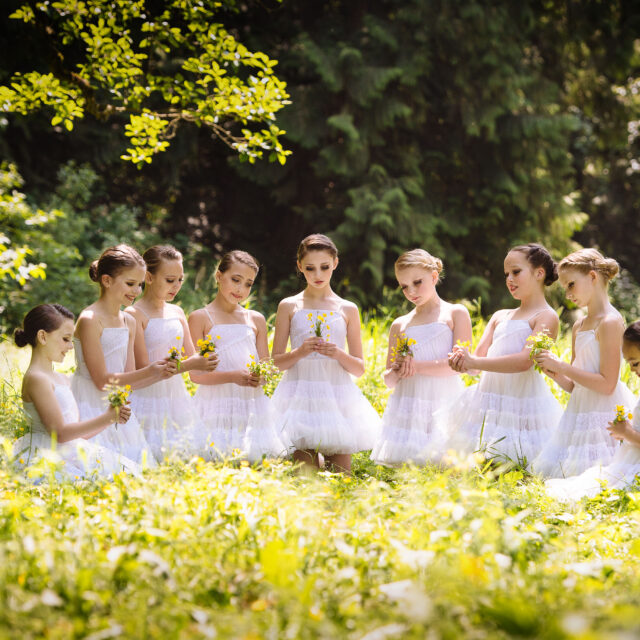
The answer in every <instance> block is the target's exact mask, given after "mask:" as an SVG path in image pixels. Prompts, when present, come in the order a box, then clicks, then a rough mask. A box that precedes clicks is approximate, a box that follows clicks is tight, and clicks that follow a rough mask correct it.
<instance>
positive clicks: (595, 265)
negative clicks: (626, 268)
mask: <svg viewBox="0 0 640 640" xmlns="http://www.w3.org/2000/svg"><path fill="white" fill-rule="evenodd" d="M563 269H575V270H576V271H579V272H580V273H589V272H590V271H595V272H596V273H599V274H600V276H601V277H602V279H603V281H604V283H605V284H608V283H609V281H610V280H612V279H613V278H615V277H616V276H617V275H618V272H619V271H620V265H619V264H618V263H617V262H616V261H615V260H614V259H613V258H605V257H604V256H603V255H602V254H601V253H600V252H599V251H597V250H596V249H579V250H578V251H574V252H573V253H570V254H569V255H568V256H567V257H566V258H562V260H560V263H559V264H558V271H562V270H563Z"/></svg>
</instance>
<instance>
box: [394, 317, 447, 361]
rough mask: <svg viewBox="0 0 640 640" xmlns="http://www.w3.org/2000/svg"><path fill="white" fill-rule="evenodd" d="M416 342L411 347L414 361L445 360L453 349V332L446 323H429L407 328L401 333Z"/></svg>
mask: <svg viewBox="0 0 640 640" xmlns="http://www.w3.org/2000/svg"><path fill="white" fill-rule="evenodd" d="M403 333H404V334H405V335H406V336H407V338H409V339H413V340H415V341H416V343H415V344H414V345H412V346H411V352H412V353H413V357H414V359H415V360H420V361H429V360H438V359H440V358H446V357H447V356H448V354H449V352H450V351H451V349H452V348H453V331H452V330H451V327H449V325H448V324H447V323H446V322H430V323H428V324H417V325H414V326H410V327H407V328H406V329H405V330H404V332H403Z"/></svg>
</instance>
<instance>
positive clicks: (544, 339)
mask: <svg viewBox="0 0 640 640" xmlns="http://www.w3.org/2000/svg"><path fill="white" fill-rule="evenodd" d="M527 344H528V345H529V358H530V359H531V360H533V359H534V358H535V357H536V356H537V355H538V354H539V353H541V352H542V351H551V349H553V347H554V345H555V342H554V341H553V339H552V338H551V336H550V335H549V334H548V333H546V332H545V331H539V332H538V333H536V334H533V335H531V336H529V337H528V338H527ZM534 366H535V369H536V371H539V372H540V373H542V369H541V368H540V366H539V365H538V364H536V365H534Z"/></svg>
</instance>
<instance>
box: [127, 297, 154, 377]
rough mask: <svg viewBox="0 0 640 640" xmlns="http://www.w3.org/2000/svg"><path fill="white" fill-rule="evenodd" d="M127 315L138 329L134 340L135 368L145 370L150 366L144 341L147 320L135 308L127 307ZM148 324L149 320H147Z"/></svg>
mask: <svg viewBox="0 0 640 640" xmlns="http://www.w3.org/2000/svg"><path fill="white" fill-rule="evenodd" d="M124 311H125V313H128V314H129V315H130V316H131V317H132V318H133V319H134V321H135V323H136V328H135V333H134V339H133V355H134V359H135V368H136V369H143V368H144V367H146V366H147V365H148V364H149V352H148V351H147V343H146V341H145V339H144V330H145V329H146V326H145V318H144V317H143V315H142V314H141V313H140V312H139V311H138V310H137V309H136V308H135V306H134V307H127V308H126V309H125V310H124ZM147 322H148V320H147Z"/></svg>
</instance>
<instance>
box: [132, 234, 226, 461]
mask: <svg viewBox="0 0 640 640" xmlns="http://www.w3.org/2000/svg"><path fill="white" fill-rule="evenodd" d="M142 258H143V259H144V261H145V263H146V265H147V272H146V275H145V287H144V295H143V296H142V298H140V300H138V301H137V302H136V303H135V305H133V306H132V307H128V308H127V309H125V311H126V312H127V313H130V314H131V315H132V316H133V318H134V319H135V321H136V337H135V342H134V349H133V351H134V354H135V362H136V368H137V369H143V368H144V367H146V366H148V364H149V362H153V361H157V360H162V359H163V358H166V357H167V355H168V354H169V350H170V349H172V348H174V349H176V350H177V352H178V353H180V354H182V355H183V357H184V358H185V360H183V361H182V362H180V365H179V366H178V368H177V374H178V375H175V376H173V377H171V378H168V379H164V380H160V381H159V382H156V383H155V384H152V385H149V386H148V387H145V388H144V389H139V390H137V391H136V393H134V394H133V395H132V396H131V406H132V408H133V410H134V412H135V414H136V415H137V416H138V419H139V420H140V424H141V425H142V428H143V430H144V435H145V438H146V440H147V442H148V443H149V446H150V447H151V451H152V452H153V455H154V456H155V457H156V459H157V460H163V459H164V458H165V457H166V456H168V455H170V454H171V453H172V452H175V453H176V454H177V455H179V456H180V457H183V458H187V457H189V456H191V455H192V454H194V453H196V449H197V447H196V445H195V442H194V441H193V426H194V425H193V423H194V418H195V404H194V402H193V399H192V398H191V396H190V395H189V392H188V391H187V388H186V386H185V383H184V380H183V378H182V376H181V375H180V374H181V373H183V372H185V371H192V370H199V371H213V370H214V369H215V368H216V365H217V363H218V358H217V356H216V355H215V354H214V355H212V356H211V357H209V358H205V357H203V356H201V355H199V354H197V353H196V352H195V349H194V347H193V342H192V341H191V335H190V333H189V328H188V326H187V319H186V317H185V315H184V311H183V310H182V309H181V308H180V307H179V306H178V305H175V304H170V302H171V301H172V300H174V299H175V297H176V295H177V294H178V292H179V291H180V289H181V287H182V283H183V281H184V270H183V267H182V254H181V253H180V252H179V251H178V250H177V249H175V248H174V247H171V246H168V245H157V246H154V247H151V248H150V249H147V250H146V251H145V252H144V254H143V256H142Z"/></svg>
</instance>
